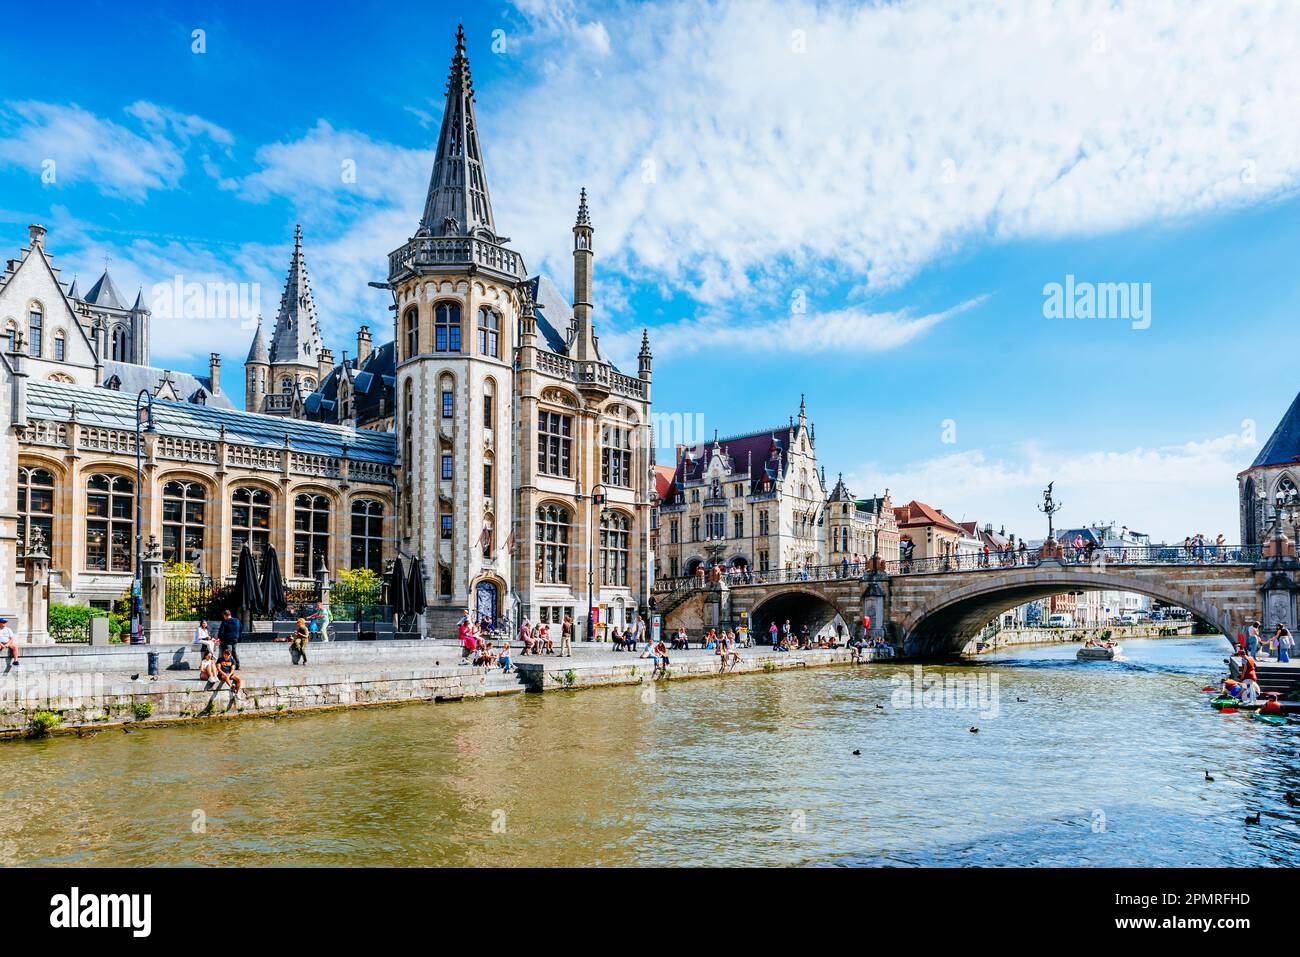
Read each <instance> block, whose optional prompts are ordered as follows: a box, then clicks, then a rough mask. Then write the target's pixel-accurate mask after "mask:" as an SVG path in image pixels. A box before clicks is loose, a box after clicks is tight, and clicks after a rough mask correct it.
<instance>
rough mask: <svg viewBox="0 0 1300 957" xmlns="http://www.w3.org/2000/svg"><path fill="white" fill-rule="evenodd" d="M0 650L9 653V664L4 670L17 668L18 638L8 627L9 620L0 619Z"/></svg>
mask: <svg viewBox="0 0 1300 957" xmlns="http://www.w3.org/2000/svg"><path fill="white" fill-rule="evenodd" d="M0 648H3V649H4V650H5V651H7V652H8V653H9V662H8V665H7V666H6V670H8V669H9V668H17V667H18V636H17V635H15V634H14V630H13V629H12V628H10V627H9V619H7V618H0Z"/></svg>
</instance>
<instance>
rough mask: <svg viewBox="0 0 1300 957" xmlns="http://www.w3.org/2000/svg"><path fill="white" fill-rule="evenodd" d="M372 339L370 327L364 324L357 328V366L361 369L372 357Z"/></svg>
mask: <svg viewBox="0 0 1300 957" xmlns="http://www.w3.org/2000/svg"><path fill="white" fill-rule="evenodd" d="M371 346H372V340H371V338H370V327H369V326H362V327H361V328H360V329H358V330H357V368H358V369H360V368H361V367H362V366H363V365H365V364H366V360H367V359H369V358H370V349H371Z"/></svg>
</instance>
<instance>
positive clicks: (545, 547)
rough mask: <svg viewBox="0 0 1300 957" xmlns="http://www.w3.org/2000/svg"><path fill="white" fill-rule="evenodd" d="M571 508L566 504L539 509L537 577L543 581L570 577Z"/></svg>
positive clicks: (561, 581) (563, 581)
mask: <svg viewBox="0 0 1300 957" xmlns="http://www.w3.org/2000/svg"><path fill="white" fill-rule="evenodd" d="M569 523H570V515H569V510H568V509H567V508H565V507H564V506H563V505H542V506H539V507H538V509H537V525H536V535H537V556H536V561H537V565H536V570H535V573H534V577H535V578H536V580H537V581H538V582H539V583H540V584H543V585H563V584H566V583H567V582H568V581H569Z"/></svg>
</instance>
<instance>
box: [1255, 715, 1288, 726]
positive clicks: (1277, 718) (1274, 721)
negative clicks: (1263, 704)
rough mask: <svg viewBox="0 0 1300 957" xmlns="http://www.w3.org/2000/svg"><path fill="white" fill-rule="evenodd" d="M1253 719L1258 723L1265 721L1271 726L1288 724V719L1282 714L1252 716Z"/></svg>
mask: <svg viewBox="0 0 1300 957" xmlns="http://www.w3.org/2000/svg"><path fill="white" fill-rule="evenodd" d="M1251 717H1252V718H1254V719H1255V720H1256V721H1263V722H1264V723H1265V724H1271V725H1284V724H1286V718H1285V717H1283V716H1282V715H1280V714H1252V715H1251Z"/></svg>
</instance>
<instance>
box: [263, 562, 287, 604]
mask: <svg viewBox="0 0 1300 957" xmlns="http://www.w3.org/2000/svg"><path fill="white" fill-rule="evenodd" d="M288 607H289V599H288V598H287V597H286V596H285V594H284V576H282V575H281V574H280V556H279V554H278V553H277V552H276V550H275V546H274V545H268V546H267V548H266V553H265V554H264V555H263V556H262V611H264V612H265V613H266V614H268V615H271V616H272V617H274V616H275V615H277V614H278V613H280V612H282V611H284V610H285V609H286V608H288Z"/></svg>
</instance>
